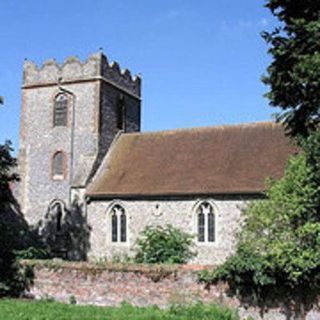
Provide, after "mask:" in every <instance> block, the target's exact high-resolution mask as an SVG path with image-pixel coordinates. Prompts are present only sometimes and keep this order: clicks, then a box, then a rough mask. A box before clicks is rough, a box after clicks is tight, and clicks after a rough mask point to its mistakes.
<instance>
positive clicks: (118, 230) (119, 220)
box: [110, 205, 127, 242]
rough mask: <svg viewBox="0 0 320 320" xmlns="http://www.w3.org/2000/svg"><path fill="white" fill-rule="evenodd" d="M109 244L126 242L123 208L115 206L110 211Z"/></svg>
mask: <svg viewBox="0 0 320 320" xmlns="http://www.w3.org/2000/svg"><path fill="white" fill-rule="evenodd" d="M110 217H111V219H110V220H111V221H110V222H111V242H127V215H126V212H125V210H124V208H123V207H122V206H120V205H115V206H113V207H112V209H111V214H110Z"/></svg>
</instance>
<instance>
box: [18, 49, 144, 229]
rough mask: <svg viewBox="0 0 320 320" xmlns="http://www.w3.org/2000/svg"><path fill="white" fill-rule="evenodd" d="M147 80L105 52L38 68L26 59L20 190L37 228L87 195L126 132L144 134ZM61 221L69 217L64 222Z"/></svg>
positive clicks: (24, 207)
mask: <svg viewBox="0 0 320 320" xmlns="http://www.w3.org/2000/svg"><path fill="white" fill-rule="evenodd" d="M140 88H141V80H140V78H139V77H134V78H132V77H131V74H130V72H129V71H128V70H124V71H121V70H120V68H119V65H118V64H117V63H111V64H109V62H108V61H107V58H106V56H105V55H104V54H103V53H101V52H99V53H97V54H93V55H91V56H89V58H88V59H87V60H86V61H85V62H83V63H82V62H80V61H79V59H78V58H75V57H71V58H68V59H67V60H66V61H65V62H64V63H63V64H62V65H58V64H57V63H56V61H55V60H48V61H46V62H44V64H43V65H42V66H41V67H37V66H36V65H35V64H34V63H33V62H30V61H25V63H24V69H23V86H22V112H21V129H20V151H19V166H20V177H21V182H20V186H19V189H20V190H19V194H20V195H21V196H20V204H21V210H22V212H23V213H24V214H25V217H26V219H27V220H28V222H29V223H31V224H35V223H37V222H38V221H40V220H41V219H43V218H44V217H45V216H46V215H47V214H48V212H49V211H50V210H51V209H53V208H54V207H55V206H58V207H59V209H58V210H60V211H61V210H64V209H66V208H69V207H70V206H71V203H72V198H73V197H74V195H77V196H80V197H81V196H82V195H83V194H84V190H85V187H86V185H87V183H88V181H90V178H91V177H92V176H93V175H94V173H95V171H96V170H97V168H98V167H99V165H100V163H101V161H102V160H103V157H104V156H105V154H106V153H107V151H108V149H109V148H110V146H111V144H112V142H113V140H114V139H116V137H117V134H118V133H119V132H135V131H140V105H141V99H140V92H141V89H140ZM60 218H61V217H60Z"/></svg>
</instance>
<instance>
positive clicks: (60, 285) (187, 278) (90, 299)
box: [22, 260, 320, 320]
mask: <svg viewBox="0 0 320 320" xmlns="http://www.w3.org/2000/svg"><path fill="white" fill-rule="evenodd" d="M22 265H23V266H24V267H27V266H31V267H32V268H33V271H34V280H33V285H32V286H31V287H30V289H29V291H28V292H27V294H28V295H29V296H31V297H33V298H35V299H48V298H52V299H54V300H56V301H61V302H65V303H70V301H71V300H72V299H75V300H76V302H77V303H78V304H92V305H98V306H117V305H119V304H120V303H121V302H123V301H126V302H128V303H130V304H132V305H136V306H140V307H145V306H150V305H158V306H159V307H161V308H165V307H168V306H169V305H170V304H173V303H179V304H190V303H196V302H197V301H202V302H203V303H217V304H222V305H224V306H227V307H230V308H233V309H237V310H238V312H239V315H240V318H241V319H246V318H247V317H248V316H252V317H253V319H264V320H282V319H283V320H285V319H295V318H294V317H293V316H292V317H291V318H290V317H288V314H285V312H284V311H283V310H281V309H280V308H275V309H270V310H268V311H267V312H266V313H264V315H263V317H261V315H260V312H259V309H258V308H255V307H248V306H246V305H241V303H240V301H239V300H238V299H237V298H235V297H230V296H228V294H227V286H226V285H217V286H210V288H206V286H205V285H203V284H200V283H199V282H198V281H197V278H198V277H197V272H198V271H200V270H203V269H205V268H208V267H206V266H197V265H181V266H163V265H134V264H101V265H100V264H89V263H85V262H65V261H60V260H48V261H45V260H44V261H32V260H30V261H29V260H24V261H22ZM306 319H307V320H316V319H320V311H319V309H317V310H316V309H313V310H311V311H309V313H308V315H307V318H306Z"/></svg>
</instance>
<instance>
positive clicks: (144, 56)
mask: <svg viewBox="0 0 320 320" xmlns="http://www.w3.org/2000/svg"><path fill="white" fill-rule="evenodd" d="M263 3H264V1H257V0H255V1H253V0H250V1H249V0H161V1H160V0H158V1H157V0H134V1H133V0H77V1H76V0H64V1H62V0H54V1H52V0H46V1H40V0H26V1H19V2H18V1H10V0H1V1H0V40H1V50H0V95H2V96H4V97H5V106H4V107H2V108H0V143H2V142H3V141H4V140H5V139H11V140H12V141H13V143H14V147H15V149H17V148H18V139H19V138H18V137H19V113H20V104H21V93H20V86H21V78H22V63H23V60H24V58H28V59H29V60H32V61H35V62H36V63H37V64H41V63H42V62H43V61H44V60H46V59H48V58H56V60H57V61H58V62H63V61H64V59H65V58H66V57H68V56H70V55H77V56H78V57H80V58H81V59H85V58H86V57H87V56H88V55H89V54H91V53H93V52H96V51H98V49H99V48H100V47H102V48H103V49H104V52H105V53H106V54H107V56H108V59H109V61H112V60H115V61H118V62H119V63H120V65H121V67H122V68H125V67H127V68H128V69H130V70H131V72H132V73H134V74H136V73H141V74H142V79H143V91H142V94H143V105H142V130H144V131H150V130H163V129H173V128H187V127H195V126H211V125H218V124H229V123H240V122H252V121H263V120H269V119H271V115H272V114H273V113H274V112H275V111H276V110H275V109H272V108H271V107H269V106H268V101H267V100H266V99H265V98H263V94H264V93H265V92H266V91H267V88H266V87H265V86H264V85H263V84H262V83H261V81H260V78H261V75H262V74H263V73H264V72H265V69H266V67H267V65H268V63H269V62H270V56H268V55H267V46H266V45H265V43H264V41H263V40H262V39H261V37H260V32H261V31H262V30H268V29H270V28H272V25H273V23H274V20H273V18H272V16H271V14H270V13H269V11H268V10H267V9H265V8H264V7H263Z"/></svg>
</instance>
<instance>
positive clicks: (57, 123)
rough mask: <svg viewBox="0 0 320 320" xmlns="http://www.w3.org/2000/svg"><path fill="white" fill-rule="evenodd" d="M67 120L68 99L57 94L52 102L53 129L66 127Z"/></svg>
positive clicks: (63, 95)
mask: <svg viewBox="0 0 320 320" xmlns="http://www.w3.org/2000/svg"><path fill="white" fill-rule="evenodd" d="M67 119H68V98H67V96H66V95H65V94H59V95H58V96H57V97H56V99H55V102H54V116H53V126H54V127H65V126H67Z"/></svg>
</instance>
